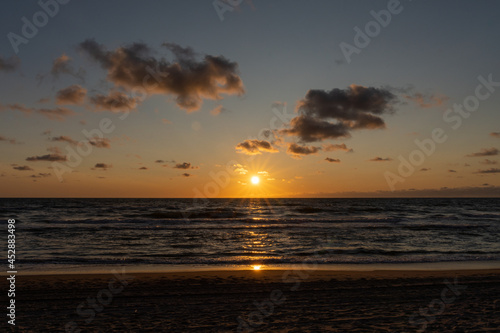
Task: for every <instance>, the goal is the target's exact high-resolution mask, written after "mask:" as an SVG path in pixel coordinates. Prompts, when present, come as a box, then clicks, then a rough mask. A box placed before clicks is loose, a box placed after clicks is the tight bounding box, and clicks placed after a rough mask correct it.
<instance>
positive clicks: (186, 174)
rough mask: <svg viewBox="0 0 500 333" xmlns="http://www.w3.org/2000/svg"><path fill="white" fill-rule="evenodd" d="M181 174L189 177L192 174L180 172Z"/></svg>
mask: <svg viewBox="0 0 500 333" xmlns="http://www.w3.org/2000/svg"><path fill="white" fill-rule="evenodd" d="M182 176H183V177H191V176H192V174H190V173H187V172H185V173H183V174H182Z"/></svg>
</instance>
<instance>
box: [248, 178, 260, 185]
mask: <svg viewBox="0 0 500 333" xmlns="http://www.w3.org/2000/svg"><path fill="white" fill-rule="evenodd" d="M250 181H251V182H252V184H254V185H257V184H258V183H259V182H260V178H259V177H257V176H253V177H252V179H250Z"/></svg>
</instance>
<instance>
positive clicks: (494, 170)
mask: <svg viewBox="0 0 500 333" xmlns="http://www.w3.org/2000/svg"><path fill="white" fill-rule="evenodd" d="M474 173H483V174H488V173H500V169H499V168H490V169H487V170H477V171H476V172H474Z"/></svg>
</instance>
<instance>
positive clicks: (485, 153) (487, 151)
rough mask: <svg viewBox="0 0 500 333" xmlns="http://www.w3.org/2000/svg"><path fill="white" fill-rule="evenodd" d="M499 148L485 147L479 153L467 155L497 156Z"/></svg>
mask: <svg viewBox="0 0 500 333" xmlns="http://www.w3.org/2000/svg"><path fill="white" fill-rule="evenodd" d="M498 152H499V151H498V149H497V148H483V149H481V150H480V151H479V152H477V153H472V154H469V155H466V156H467V157H483V156H495V155H498Z"/></svg>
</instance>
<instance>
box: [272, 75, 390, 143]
mask: <svg viewBox="0 0 500 333" xmlns="http://www.w3.org/2000/svg"><path fill="white" fill-rule="evenodd" d="M394 103H396V96H395V95H394V94H392V93H391V92H390V91H389V90H387V89H384V88H373V87H363V86H358V85H354V84H353V85H351V86H349V87H348V88H347V89H338V88H335V89H332V90H330V91H325V90H309V91H308V92H307V94H306V96H305V98H304V99H302V100H300V101H299V102H298V104H297V112H298V113H299V115H298V116H297V117H295V118H293V119H292V120H291V121H290V128H287V129H283V130H281V131H280V133H281V134H284V135H290V136H296V137H298V139H299V141H302V142H315V141H323V140H326V139H337V138H346V137H350V136H351V134H350V132H351V131H352V130H356V129H379V128H385V122H384V120H383V119H382V118H381V117H380V116H381V115H382V114H386V113H392V112H393V104H394ZM332 121H334V122H332Z"/></svg>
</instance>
